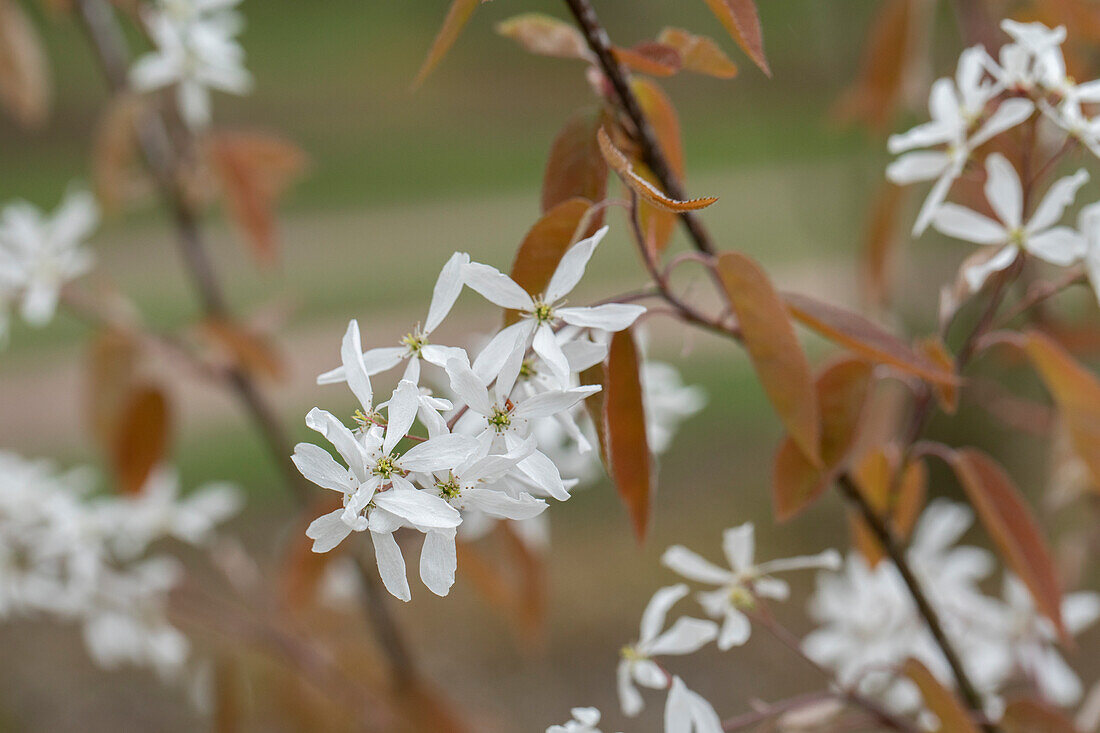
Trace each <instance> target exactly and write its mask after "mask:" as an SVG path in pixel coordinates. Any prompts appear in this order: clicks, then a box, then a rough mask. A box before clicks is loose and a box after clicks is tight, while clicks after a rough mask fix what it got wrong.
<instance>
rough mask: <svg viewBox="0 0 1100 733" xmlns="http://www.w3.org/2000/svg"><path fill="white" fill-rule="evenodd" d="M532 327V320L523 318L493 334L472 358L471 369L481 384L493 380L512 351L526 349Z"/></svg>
mask: <svg viewBox="0 0 1100 733" xmlns="http://www.w3.org/2000/svg"><path fill="white" fill-rule="evenodd" d="M534 327H535V322H534V321H533V320H530V319H523V320H521V321H520V322H519V323H513V324H512V325H511V326H508V327H507V328H505V329H503V330H501V331H500V332H499V333H497V335H496V336H493V338H492V339H491V340H490V341H489V343H488V344H486V345H485V348H484V349H482V350H481V353H480V354H478V355H477V358H476V359H474V364H473V370H474V373H475V374H477V376H478V378H479V379H480V380H481V383H482V384H489V383H490V382H491V381H493V377H495V376H496V375H497V374H499V373H500V370H501V369H502V368H503V367H504V364H505V362H507V361H508V359H509V358H511V356H512V353H513V352H515V351H517V350H520V351H526V350H527V339H528V338H530V337H531V333H532V332H533V331H534Z"/></svg>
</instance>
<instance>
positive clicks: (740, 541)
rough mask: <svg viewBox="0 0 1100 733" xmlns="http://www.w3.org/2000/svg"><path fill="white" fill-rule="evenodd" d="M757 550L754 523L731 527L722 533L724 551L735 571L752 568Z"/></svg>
mask: <svg viewBox="0 0 1100 733" xmlns="http://www.w3.org/2000/svg"><path fill="white" fill-rule="evenodd" d="M755 549H756V538H755V532H754V530H753V525H752V522H745V523H744V524H742V525H740V526H737V527H731V528H729V529H727V530H726V531H725V532H723V533H722V551H723V552H725V553H726V560H728V561H729V564H730V567H731V568H733V569H734V570H748V569H749V568H751V567H752V560H753V555H754V553H755Z"/></svg>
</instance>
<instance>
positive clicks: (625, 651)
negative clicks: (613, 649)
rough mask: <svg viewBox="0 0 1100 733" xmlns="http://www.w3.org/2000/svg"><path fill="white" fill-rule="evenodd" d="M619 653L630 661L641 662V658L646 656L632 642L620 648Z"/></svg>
mask: <svg viewBox="0 0 1100 733" xmlns="http://www.w3.org/2000/svg"><path fill="white" fill-rule="evenodd" d="M619 655H620V656H622V658H623V659H625V660H626V661H628V662H640V661H641V660H643V659H645V658H646V657H645V655H644V654H641V653H640V652H639V651H638V650H637V649H635V648H634V647H632V646H631V645H630V644H627V645H626V646H624V647H623V648H622V649H620V650H619Z"/></svg>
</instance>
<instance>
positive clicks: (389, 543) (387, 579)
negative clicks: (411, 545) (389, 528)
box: [370, 532, 412, 601]
mask: <svg viewBox="0 0 1100 733" xmlns="http://www.w3.org/2000/svg"><path fill="white" fill-rule="evenodd" d="M370 536H371V539H372V540H373V541H374V559H375V560H376V561H377V562H378V574H379V575H380V576H381V578H382V584H383V585H384V586H386V590H388V591H389V592H390V593H391V594H392V595H393V596H394V597H395V598H400V599H401V600H403V601H409V600H411V599H412V593H411V592H410V591H409V579H408V578H406V577H405V558H403V557H402V556H401V547H400V546H398V544H397V540H395V539H394V538H393V534H391V533H389V532H371V533H370Z"/></svg>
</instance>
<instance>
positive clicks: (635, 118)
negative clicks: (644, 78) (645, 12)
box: [565, 0, 715, 254]
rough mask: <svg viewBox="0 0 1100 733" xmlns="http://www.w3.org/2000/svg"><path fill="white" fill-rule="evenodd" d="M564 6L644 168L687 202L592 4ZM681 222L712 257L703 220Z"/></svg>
mask: <svg viewBox="0 0 1100 733" xmlns="http://www.w3.org/2000/svg"><path fill="white" fill-rule="evenodd" d="M565 4H566V5H568V6H569V10H570V12H571V13H572V14H573V18H574V19H575V20H576V21H577V26H578V27H579V28H580V30H581V33H583V34H584V38H585V41H587V42H588V47H589V48H590V49H591V50H592V53H594V54H595V55H596V60H597V61H598V62H599V65H600V68H601V69H602V70H603V74H604V76H606V77H607V80H608V81H609V82H611V86H612V87H613V88H614V90H615V95H616V97H618V101H619V106H620V108H621V109H622V111H623V113H624V114H625V115H626V116H627V117H628V118H629V119H630V122H631V124H632V125H633V126H634V131H635V133H636V134H637V138H638V139H637V142H638V144H639V145H640V146H641V149H642V159H643V160H644V161H645V164H646V165H647V166H648V167H649V169H650V170H652V171H653V174H654V175H655V176H657V181H658V182H659V183H660V184H661V188H662V190H663V191H664V192H665V193H666V194H668V195H669V196H671V197H672V198H674V199H681V200H683V199H686V198H688V197H687V194H685V193H684V188H683V186H682V184H681V182H680V180H679V178H678V177H677V175H676V174H675V173H674V172H673V170H672V168H671V166H670V165H669V163H668V158H666V157H665V154H664V151H662V150H661V143H660V142H659V141H658V140H657V133H656V132H654V130H653V126H652V125H650V124H649V120H647V119H646V116H645V112H644V111H643V110H642V105H641V103H640V102H639V101H638V98H637V97H636V96H635V95H634V92H633V90H632V89H631V88H630V75H629V72H627V70H626V69H625V68H623V65H622V64H620V63H619V61H618V59H616V58H615V55H614V54H613V53H612V51H611V39H610V38H609V37H608V35H607V30H606V29H605V28H604V27H603V25H602V24H601V23H600V19H599V17H598V16H597V15H596V10H595V8H593V7H592V3H591V2H589V0H565ZM680 220H681V221H682V222H683V223H684V227H685V228H686V229H687V231H688V234H689V236H690V237H691V241H692V244H693V245H694V246H695V248H696V249H697V250H699V251H700V252H706V253H707V254H714V252H715V249H714V243H713V241H712V240H711V237H710V233H709V232H708V231H707V230H706V227H704V226H703V222H702V220H701V219H699V217H698V216H697V215H696V214H695V213H694V212H691V211H685V212H682V213H681V214H680Z"/></svg>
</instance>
